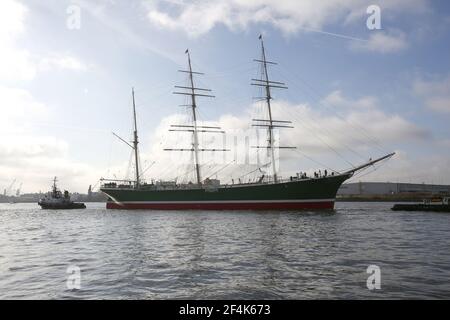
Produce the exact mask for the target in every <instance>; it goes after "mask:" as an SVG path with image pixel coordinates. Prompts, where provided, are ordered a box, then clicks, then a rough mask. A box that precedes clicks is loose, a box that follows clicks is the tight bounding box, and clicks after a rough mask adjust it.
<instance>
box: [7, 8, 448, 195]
mask: <svg viewBox="0 0 450 320" xmlns="http://www.w3.org/2000/svg"><path fill="white" fill-rule="evenodd" d="M373 6H375V9H373V8H374V7H373ZM376 8H379V16H378V15H377V11H376ZM373 10H375V11H373ZM378 17H379V19H378ZM260 34H262V35H263V39H264V43H265V47H266V51H267V57H268V59H269V60H271V61H276V62H277V63H278V64H277V65H271V66H270V68H269V75H270V77H271V79H272V80H274V81H280V82H285V83H286V85H287V86H288V87H289V89H287V90H274V92H273V97H274V100H273V101H272V107H273V114H274V118H276V119H279V120H289V121H292V126H293V127H294V128H292V129H280V130H279V131H277V132H276V143H278V145H280V146H285V145H289V146H295V147H296V149H295V150H284V149H283V150H281V151H279V152H277V168H278V170H279V174H280V175H282V176H285V177H287V176H289V175H292V174H295V173H296V172H299V171H303V172H308V173H310V174H311V173H313V172H314V171H315V170H319V169H321V170H323V169H325V168H328V169H329V170H331V169H333V170H337V171H340V170H345V169H348V168H350V167H352V166H355V165H358V164H361V163H364V162H365V161H368V160H369V159H370V158H372V159H375V158H377V157H380V156H383V155H385V154H388V153H390V152H396V155H395V156H394V157H393V158H392V159H390V160H389V161H387V162H385V163H383V164H382V165H381V166H377V167H373V168H370V170H368V171H366V172H364V174H361V175H358V176H356V177H354V178H352V181H390V182H411V183H435V184H437V183H440V184H450V126H449V125H448V124H449V120H450V59H449V57H450V41H449V40H450V4H449V3H448V1H439V0H435V1H433V0H386V1H376V0H370V1H364V0H340V1H337V0H324V1H320V2H319V1H313V0H303V1H301V0H278V1H270V0H221V1H207V0H196V1H183V0H168V1H162V0H152V1H144V0H130V1H118V0H116V1H114V0H91V1H84V0H78V1H76V0H72V1H65V0H46V1H42V0H27V1H24V0H2V1H1V2H0V189H1V190H2V191H3V190H4V189H7V192H13V191H14V190H15V189H16V188H18V187H19V186H20V185H22V187H21V191H22V192H37V191H40V190H41V191H47V189H49V186H50V184H51V180H52V178H53V177H54V176H58V179H59V181H60V184H61V187H63V188H64V189H69V190H70V191H73V192H86V191H87V188H88V186H89V185H92V186H94V187H95V188H98V186H99V184H98V181H99V179H100V178H102V177H103V178H117V179H122V178H127V177H132V172H133V168H132V165H131V166H130V156H131V151H132V150H131V149H130V148H129V147H128V146H127V145H125V144H124V143H122V142H121V141H120V140H118V139H117V138H116V137H114V136H113V135H112V132H115V133H116V134H118V135H120V136H121V137H123V138H124V139H126V140H130V139H131V137H132V130H133V129H132V100H131V88H132V87H134V88H135V94H136V109H137V114H138V129H139V140H140V161H141V168H142V172H143V173H142V174H143V177H144V178H145V179H146V180H147V181H150V180H151V179H178V181H184V182H187V181H191V180H192V179H193V170H191V169H192V165H191V160H192V154H191V153H190V152H184V153H183V152H165V151H163V149H164V148H189V147H190V143H191V142H190V141H191V140H190V139H191V137H190V134H189V133H185V132H169V131H168V129H169V128H170V125H173V124H175V125H176V124H188V123H189V121H190V119H191V118H190V117H191V116H190V110H189V108H186V107H182V106H181V107H180V106H179V105H182V104H185V103H186V101H185V99H184V98H183V97H181V96H179V95H173V94H172V92H173V91H174V85H181V86H183V85H185V84H186V75H185V74H183V73H179V72H177V70H180V69H185V68H186V67H187V57H186V54H185V50H186V49H187V48H189V52H190V54H191V58H192V62H193V68H194V69H195V70H196V71H199V72H202V73H204V75H198V76H196V77H195V81H196V85H198V86H200V87H204V88H209V89H212V94H213V95H215V98H213V99H209V98H208V99H207V98H199V101H198V114H199V123H200V124H201V125H205V126H206V125H214V126H220V127H221V128H222V129H223V130H225V131H226V134H225V135H223V134H206V133H205V134H204V135H203V134H202V135H201V137H200V145H202V146H203V147H205V148H211V147H216V148H221V147H223V146H226V148H229V149H230V150H231V151H230V152H226V153H225V154H223V153H212V152H204V153H202V156H201V161H202V163H203V166H202V176H203V178H206V177H217V178H220V179H221V180H222V181H224V182H229V181H230V180H231V179H233V180H236V179H239V178H241V179H243V180H245V179H247V178H248V179H250V178H255V177H256V175H260V174H261V172H268V173H270V169H269V167H267V166H264V164H266V161H267V159H268V158H267V154H266V153H265V151H261V150H260V151H258V152H257V151H256V150H258V149H252V148H249V146H252V145H253V144H254V143H257V144H259V145H260V144H261V143H264V139H265V135H266V134H265V132H264V131H261V130H259V133H258V134H257V133H256V132H257V130H254V128H252V127H251V119H254V118H261V117H262V118H264V117H267V109H266V106H265V105H264V103H263V102H261V101H259V100H258V99H256V97H259V96H260V95H261V92H259V90H258V88H255V87H252V86H251V85H250V83H251V79H252V78H255V77H258V76H259V75H258V71H259V66H258V65H257V63H255V62H254V61H253V59H255V58H256V59H259V58H260V56H261V48H260V41H259V39H258V36H259V35H260ZM246 137H248V138H246ZM246 139H248V141H247V140H246ZM255 139H256V140H255ZM246 141H247V142H246ZM247 154H248V156H246V155H247ZM14 180H15V181H16V182H15V183H14V185H13V186H12V187H11V188H10V186H11V184H12V182H13V181H14Z"/></svg>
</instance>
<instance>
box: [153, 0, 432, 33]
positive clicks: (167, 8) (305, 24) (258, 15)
mask: <svg viewBox="0 0 450 320" xmlns="http://www.w3.org/2000/svg"><path fill="white" fill-rule="evenodd" d="M371 4H373V1H369V0H367V1H360V0H323V1H315V0H305V1H298V0H278V1H272V0H222V1H209V0H200V1H195V2H194V1H151V2H150V3H146V5H147V6H148V18H149V20H150V21H151V22H152V23H153V24H154V25H156V26H158V27H160V28H167V29H171V30H176V29H178V30H183V31H184V32H186V33H187V34H189V35H190V36H199V35H202V34H205V33H207V32H209V31H210V30H211V29H213V28H214V27H215V26H217V25H220V24H222V25H225V26H226V27H228V28H229V29H231V30H243V29H246V28H247V27H248V26H249V25H251V24H271V25H273V26H274V27H276V28H277V29H279V30H281V31H282V32H283V33H285V34H292V33H297V32H299V31H301V30H302V29H304V30H311V29H321V28H322V27H324V26H330V25H332V24H333V23H335V22H338V21H342V22H346V23H348V22H352V21H356V20H357V19H358V18H360V17H362V16H364V15H365V14H366V8H367V7H368V6H369V5H371ZM377 4H378V5H380V6H381V7H382V10H388V12H390V13H392V12H399V11H401V12H402V13H405V12H408V11H414V12H422V11H425V10H427V9H426V5H425V4H426V1H425V0H413V1H405V0H389V1H378V3H377Z"/></svg>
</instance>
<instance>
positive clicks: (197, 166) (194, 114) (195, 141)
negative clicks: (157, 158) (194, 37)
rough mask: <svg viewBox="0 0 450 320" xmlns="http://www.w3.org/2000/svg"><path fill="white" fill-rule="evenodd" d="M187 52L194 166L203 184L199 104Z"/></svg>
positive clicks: (189, 56) (198, 180)
mask: <svg viewBox="0 0 450 320" xmlns="http://www.w3.org/2000/svg"><path fill="white" fill-rule="evenodd" d="M186 51H187V56H188V64H189V79H190V83H191V87H190V90H191V109H192V119H193V125H194V132H193V143H192V144H193V148H194V165H195V173H196V176H197V183H198V184H201V182H202V176H201V173H200V163H199V160H198V132H197V112H196V110H195V109H196V108H197V104H196V102H195V87H194V76H193V75H192V65H191V55H190V53H189V50H186Z"/></svg>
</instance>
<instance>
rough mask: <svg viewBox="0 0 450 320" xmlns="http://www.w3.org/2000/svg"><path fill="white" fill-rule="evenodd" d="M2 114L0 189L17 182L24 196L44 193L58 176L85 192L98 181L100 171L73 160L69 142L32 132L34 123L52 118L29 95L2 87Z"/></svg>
mask: <svg viewBox="0 0 450 320" xmlns="http://www.w3.org/2000/svg"><path fill="white" fill-rule="evenodd" d="M0 114H1V117H0V188H2V189H3V188H5V187H6V186H7V185H9V184H10V183H11V181H12V180H13V179H17V181H21V182H24V185H23V190H24V191H25V192H26V191H37V190H39V189H41V190H42V186H44V185H46V183H47V182H48V181H49V180H50V178H51V177H53V176H55V175H57V176H59V177H60V178H61V180H63V181H64V182H65V185H66V186H67V187H69V188H71V190H74V191H85V189H86V183H95V182H96V180H97V179H98V178H99V177H98V172H99V171H98V170H94V168H92V167H91V166H90V165H86V164H83V163H81V162H77V161H72V160H71V159H70V155H69V146H68V144H67V142H66V141H64V140H63V139H61V138H57V137H53V136H50V135H46V134H41V133H39V132H36V131H35V130H32V128H31V125H32V124H33V123H34V122H36V121H40V120H43V119H45V120H51V119H52V118H51V114H50V113H49V112H48V109H47V107H46V106H45V104H43V103H41V102H39V101H37V100H36V99H35V98H34V97H33V96H32V95H31V94H30V93H29V92H28V91H26V90H23V89H18V88H10V87H5V86H0Z"/></svg>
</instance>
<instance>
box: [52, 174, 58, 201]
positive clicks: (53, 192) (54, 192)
mask: <svg viewBox="0 0 450 320" xmlns="http://www.w3.org/2000/svg"><path fill="white" fill-rule="evenodd" d="M56 181H57V180H56V177H54V178H53V188H52V194H53V196H54V197H56V190H57V189H56Z"/></svg>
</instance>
